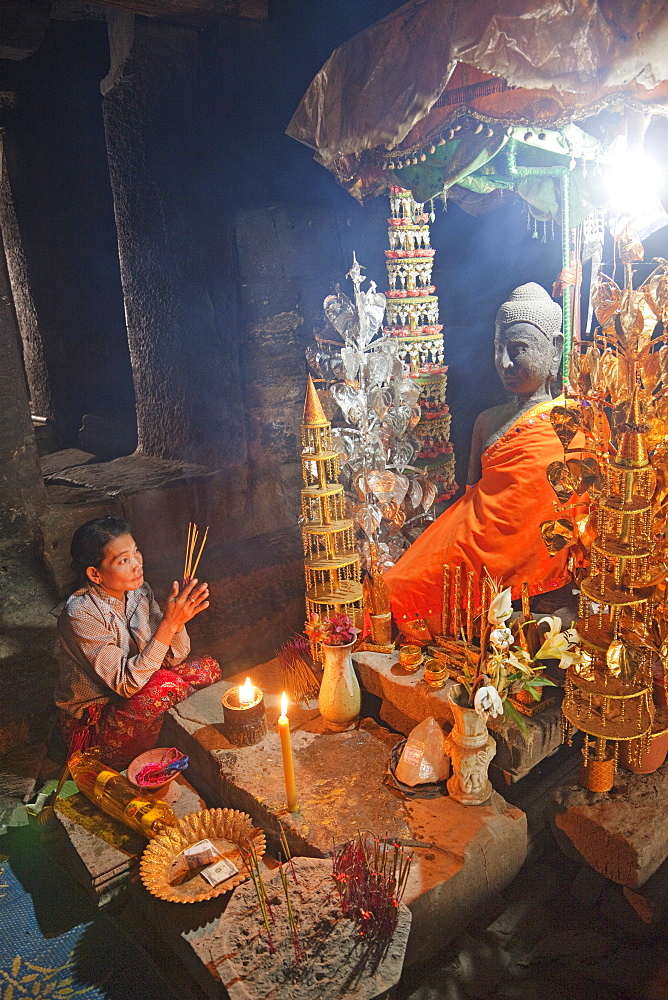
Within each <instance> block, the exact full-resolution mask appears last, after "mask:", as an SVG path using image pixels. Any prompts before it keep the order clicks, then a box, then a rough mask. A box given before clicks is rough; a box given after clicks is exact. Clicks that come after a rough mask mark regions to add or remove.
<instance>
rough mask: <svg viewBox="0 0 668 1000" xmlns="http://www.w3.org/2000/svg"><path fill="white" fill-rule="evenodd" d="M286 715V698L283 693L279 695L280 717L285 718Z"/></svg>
mask: <svg viewBox="0 0 668 1000" xmlns="http://www.w3.org/2000/svg"><path fill="white" fill-rule="evenodd" d="M287 714H288V696H287V694H286V693H285V691H284V692H283V694H282V695H281V715H282V716H284V717H285V716H286V715H287Z"/></svg>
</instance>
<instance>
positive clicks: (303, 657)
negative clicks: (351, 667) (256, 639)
mask: <svg viewBox="0 0 668 1000" xmlns="http://www.w3.org/2000/svg"><path fill="white" fill-rule="evenodd" d="M309 649H310V647H309V643H308V640H307V639H306V638H305V637H304V636H303V635H295V636H293V637H292V638H291V639H288V641H287V642H284V643H283V645H282V646H279V647H278V649H277V650H276V656H277V658H278V662H279V663H280V664H281V670H282V671H283V687H284V688H285V690H286V691H288V692H289V693H290V697H291V698H292V700H293V701H296V702H299V703H300V704H302V705H303V704H306V705H308V703H309V700H310V699H315V698H317V697H318V692H319V691H320V683H319V681H318V678H317V677H316V676H315V674H314V673H313V671H312V670H311V667H310V666H309V660H310V652H309Z"/></svg>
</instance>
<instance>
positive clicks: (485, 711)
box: [473, 684, 503, 721]
mask: <svg viewBox="0 0 668 1000" xmlns="http://www.w3.org/2000/svg"><path fill="white" fill-rule="evenodd" d="M473 707H474V708H475V710H476V712H477V713H478V715H481V716H482V717H483V719H485V721H487V719H488V718H489V716H490V715H491V716H492V718H494V719H495V718H496V716H497V715H503V702H502V701H501V697H500V695H499V692H498V691H497V690H496V688H495V687H492V685H491V684H488V685H487V687H481V688H478V690H477V691H476V695H475V699H474V701H473Z"/></svg>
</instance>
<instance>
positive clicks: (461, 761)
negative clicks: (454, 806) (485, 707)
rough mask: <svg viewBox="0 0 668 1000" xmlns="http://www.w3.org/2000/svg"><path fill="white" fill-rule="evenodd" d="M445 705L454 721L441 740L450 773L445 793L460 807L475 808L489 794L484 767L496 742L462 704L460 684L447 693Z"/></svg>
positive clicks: (463, 694) (484, 724)
mask: <svg viewBox="0 0 668 1000" xmlns="http://www.w3.org/2000/svg"><path fill="white" fill-rule="evenodd" d="M448 703H449V705H450V707H451V709H452V714H453V716H454V720H455V721H454V725H453V727H452V729H451V731H450V734H449V735H448V737H447V739H446V741H445V745H446V750H447V752H448V753H449V754H450V757H451V759H452V771H453V773H452V777H451V778H450V779H449V780H448V786H447V787H448V792H449V794H450V796H451V797H452V798H453V799H456V800H457V802H461V803H463V805H467V806H479V805H482V804H483V802H487V801H488V799H489V798H490V796H491V794H492V784H491V782H490V780H489V778H488V776H487V768H488V767H489V762H490V760H491V759H492V757H493V756H494V754H495V753H496V743H495V742H494V739H493V737H492V736H491V735H490V733H489V732H488V730H487V721H486V720H485V718H484V717H483V716H482V715H478V713H477V712H476V711H475V709H473V708H471V707H470V706H469V705H468V704H466V691H465V690H464V688H463V687H462V686H461V685H456V686H455V687H453V688H451V690H450V691H449V692H448Z"/></svg>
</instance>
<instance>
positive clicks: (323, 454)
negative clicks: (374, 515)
mask: <svg viewBox="0 0 668 1000" xmlns="http://www.w3.org/2000/svg"><path fill="white" fill-rule="evenodd" d="M301 459H302V477H303V480H304V488H303V489H302V493H301V513H302V516H301V529H302V539H303V545H304V569H305V575H306V614H307V617H309V618H310V617H311V616H312V615H314V614H318V615H320V616H321V617H323V616H329V615H330V614H332V613H334V612H337V613H339V612H344V613H345V614H347V615H349V616H350V618H351V619H352V621H353V622H354V624H355V625H357V626H358V627H361V625H362V618H363V597H362V584H361V566H360V557H359V553H358V551H357V546H356V544H355V535H354V529H353V520H352V518H351V517H347V516H346V499H345V495H344V491H343V486H342V485H341V483H340V482H339V456H338V453H337V452H336V451H335V450H334V448H333V442H332V428H331V423H330V421H329V420H328V419H327V417H326V416H325V413H324V411H323V408H322V405H321V403H320V399H319V397H318V393H317V391H316V388H315V385H314V384H313V379H312V378H311V376H310V375H309V377H308V386H307V390H306V400H305V403H304V419H303V422H302V454H301ZM317 652H318V651H317V650H314V655H317Z"/></svg>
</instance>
